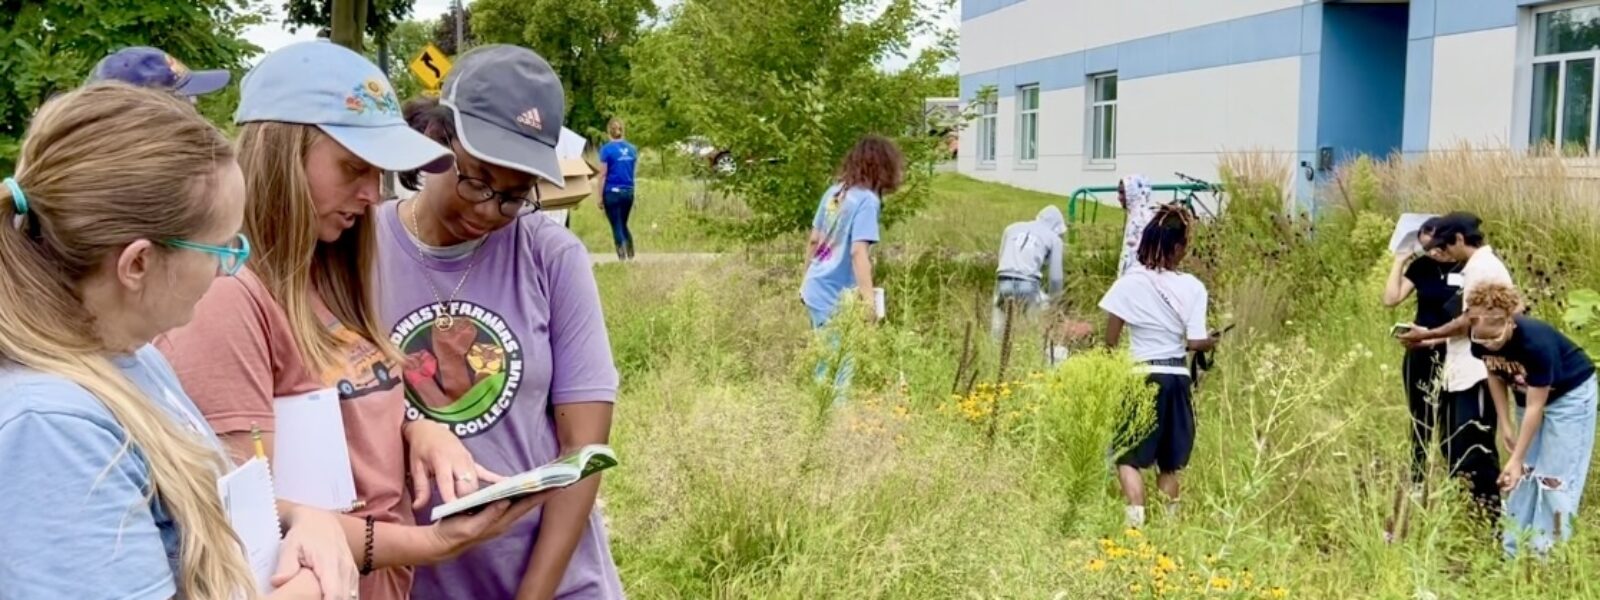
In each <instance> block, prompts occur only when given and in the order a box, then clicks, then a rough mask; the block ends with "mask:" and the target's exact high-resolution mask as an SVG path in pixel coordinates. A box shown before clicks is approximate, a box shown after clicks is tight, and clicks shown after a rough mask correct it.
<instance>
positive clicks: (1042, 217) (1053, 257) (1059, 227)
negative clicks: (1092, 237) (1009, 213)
mask: <svg viewBox="0 0 1600 600" xmlns="http://www.w3.org/2000/svg"><path fill="white" fill-rule="evenodd" d="M1066 232H1067V222H1066V220H1065V219H1063V218H1062V217H1061V209H1059V208H1056V207H1054V206H1046V207H1044V210H1041V211H1039V216H1038V217H1036V218H1035V219H1034V220H1032V221H1023V222H1021V223H1013V224H1011V226H1010V227H1007V228H1006V231H1005V235H1004V236H1003V237H1002V238H1001V240H1000V268H999V269H998V270H997V271H996V274H997V275H998V276H999V277H1003V278H1007V279H1020V280H1023V281H1032V282H1035V283H1039V282H1040V277H1041V274H1042V272H1043V271H1044V270H1045V268H1046V263H1048V267H1049V269H1050V294H1051V295H1055V294H1058V293H1060V292H1061V287H1062V285H1063V282H1062V274H1061V255H1062V254H1064V253H1065V251H1066V244H1064V243H1062V241H1061V236H1062V234H1064V233H1066Z"/></svg>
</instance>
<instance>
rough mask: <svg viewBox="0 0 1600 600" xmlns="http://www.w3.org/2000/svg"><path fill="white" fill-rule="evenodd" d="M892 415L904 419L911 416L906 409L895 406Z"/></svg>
mask: <svg viewBox="0 0 1600 600" xmlns="http://www.w3.org/2000/svg"><path fill="white" fill-rule="evenodd" d="M894 414H896V415H898V416H899V417H900V418H902V419H904V418H906V417H909V416H911V411H910V410H908V409H906V407H904V406H901V405H898V404H897V405H895V407H894Z"/></svg>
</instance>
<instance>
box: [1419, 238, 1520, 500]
mask: <svg viewBox="0 0 1600 600" xmlns="http://www.w3.org/2000/svg"><path fill="white" fill-rule="evenodd" d="M1482 223H1483V221H1482V220H1481V219H1479V218H1478V217H1477V216H1476V215H1473V214H1471V213H1465V212H1454V213H1450V214H1448V215H1445V216H1443V217H1440V218H1439V219H1438V220H1437V221H1436V222H1435V223H1434V232H1433V238H1432V239H1431V240H1429V242H1428V250H1430V251H1437V252H1439V253H1442V254H1443V255H1444V257H1445V258H1446V259H1448V260H1450V261H1453V262H1455V263H1456V264H1460V265H1462V267H1461V273H1460V274H1459V275H1454V274H1452V275H1450V276H1449V278H1448V279H1447V281H1448V282H1449V283H1450V284H1451V285H1452V286H1453V287H1455V288H1456V289H1457V290H1458V293H1457V298H1456V299H1453V300H1451V301H1450V302H1448V303H1446V306H1447V307H1446V310H1447V311H1449V312H1450V314H1451V315H1453V316H1454V318H1453V319H1452V320H1451V321H1450V322H1449V323H1446V324H1444V325H1441V326H1439V327H1435V328H1431V329H1429V328H1423V327H1418V328H1414V329H1412V330H1411V331H1410V332H1407V333H1405V334H1403V335H1401V336H1400V341H1401V342H1402V343H1405V344H1407V346H1409V347H1421V346H1424V345H1427V344H1430V343H1437V341H1438V340H1445V359H1444V387H1443V389H1442V390H1441V391H1440V392H1439V397H1438V403H1439V408H1440V410H1441V412H1443V413H1446V414H1449V415H1452V416H1451V418H1450V420H1451V421H1452V423H1451V424H1450V425H1449V427H1450V429H1449V430H1450V431H1453V432H1456V433H1454V434H1452V437H1454V436H1465V437H1469V438H1470V439H1471V440H1472V441H1474V442H1475V443H1473V446H1477V447H1480V451H1479V452H1475V453H1468V454H1467V455H1465V456H1463V457H1460V458H1458V459H1456V460H1457V463H1458V464H1453V465H1451V472H1452V473H1455V474H1457V475H1459V476H1460V477H1462V478H1464V479H1466V480H1467V481H1466V483H1467V484H1468V487H1469V489H1470V491H1471V492H1472V495H1473V498H1474V499H1476V500H1477V501H1478V503H1479V504H1480V506H1481V507H1482V508H1483V509H1484V510H1485V511H1486V512H1487V516H1488V517H1489V518H1490V519H1491V520H1495V519H1497V518H1498V513H1499V510H1500V488H1499V485H1498V483H1496V481H1497V480H1498V479H1499V477H1500V457H1499V453H1498V452H1496V451H1495V448H1494V439H1495V428H1496V426H1498V427H1499V428H1500V429H1501V430H1503V431H1516V430H1515V429H1512V428H1511V427H1509V425H1508V422H1509V419H1510V413H1509V412H1507V408H1506V407H1505V406H1500V405H1499V403H1498V402H1495V401H1493V400H1492V399H1491V396H1490V394H1489V389H1488V383H1487V382H1488V379H1489V370H1488V369H1487V368H1486V367H1485V366H1484V364H1483V361H1482V360H1479V359H1478V358H1477V357H1474V356H1473V355H1472V342H1471V340H1470V339H1469V335H1468V333H1469V332H1470V330H1471V328H1472V323H1471V320H1470V319H1468V318H1467V315H1465V314H1464V312H1465V311H1464V310H1463V307H1464V306H1466V305H1467V298H1468V296H1470V295H1471V294H1472V292H1473V290H1474V289H1476V288H1477V287H1479V286H1481V285H1484V284H1488V283H1500V284H1505V285H1507V286H1510V285H1512V282H1511V272H1510V271H1508V270H1506V265H1505V263H1503V262H1501V261H1500V257H1498V256H1496V255H1495V253H1494V249H1493V248H1491V247H1489V246H1488V245H1487V244H1486V243H1484V236H1483V232H1482V231H1480V230H1479V227H1480V226H1481V225H1482ZM1453 441H1456V442H1457V443H1462V442H1464V441H1467V440H1453Z"/></svg>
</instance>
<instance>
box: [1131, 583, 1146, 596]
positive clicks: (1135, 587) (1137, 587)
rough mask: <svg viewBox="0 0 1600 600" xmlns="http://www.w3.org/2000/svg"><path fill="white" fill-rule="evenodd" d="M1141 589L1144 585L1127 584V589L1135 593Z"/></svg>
mask: <svg viewBox="0 0 1600 600" xmlns="http://www.w3.org/2000/svg"><path fill="white" fill-rule="evenodd" d="M1142 590H1144V586H1142V585H1139V584H1137V583H1130V584H1128V591H1129V592H1131V593H1134V594H1137V593H1139V592H1140V591H1142Z"/></svg>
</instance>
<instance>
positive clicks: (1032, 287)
mask: <svg viewBox="0 0 1600 600" xmlns="http://www.w3.org/2000/svg"><path fill="white" fill-rule="evenodd" d="M1006 300H1015V301H1017V309H1018V310H1017V314H1016V315H1015V316H1016V319H1017V321H1019V322H1020V321H1022V320H1025V319H1030V318H1032V317H1033V316H1034V314H1035V313H1037V312H1039V309H1040V308H1043V307H1044V301H1043V295H1042V294H1040V293H1039V282H1037V281H1023V280H1020V279H1000V280H999V281H996V282H995V286H994V311H993V315H992V316H991V317H990V320H989V335H991V336H993V337H994V338H995V339H1000V336H1002V335H1004V334H1005V329H1006V307H1005V304H1004V301H1006Z"/></svg>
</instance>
